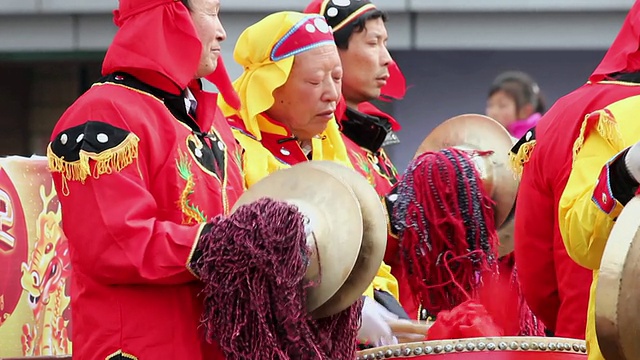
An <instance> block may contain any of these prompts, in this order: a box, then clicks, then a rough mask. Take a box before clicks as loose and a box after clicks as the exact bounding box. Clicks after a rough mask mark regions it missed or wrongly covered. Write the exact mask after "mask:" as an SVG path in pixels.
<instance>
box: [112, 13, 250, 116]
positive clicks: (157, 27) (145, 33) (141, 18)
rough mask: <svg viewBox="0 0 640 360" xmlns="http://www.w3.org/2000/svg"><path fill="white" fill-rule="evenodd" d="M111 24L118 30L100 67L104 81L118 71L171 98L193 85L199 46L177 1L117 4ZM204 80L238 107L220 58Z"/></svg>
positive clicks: (199, 51) (238, 104)
mask: <svg viewBox="0 0 640 360" xmlns="http://www.w3.org/2000/svg"><path fill="white" fill-rule="evenodd" d="M114 23H115V24H116V25H117V26H118V27H119V28H120V29H119V30H118V32H117V33H116V35H115V37H114V38H113V41H112V42H111V45H110V46H109V49H108V50H107V54H106V56H105V58H104V61H103V63H102V74H103V75H107V74H111V73H114V72H117V71H122V72H125V73H128V74H131V75H133V76H135V77H136V78H138V79H139V80H141V81H142V82H144V83H148V84H151V85H153V86H154V87H157V88H160V89H162V90H164V91H167V92H170V93H172V94H176V95H177V94H180V91H181V90H182V89H184V88H186V87H187V84H188V83H189V82H191V81H192V80H193V78H194V75H195V73H196V71H197V69H198V64H199V63H200V56H201V54H202V44H201V43H200V39H199V38H198V35H197V33H196V29H195V27H194V25H193V22H192V21H191V16H190V15H189V10H187V8H185V7H184V5H183V4H182V3H181V2H180V1H174V0H120V6H119V8H118V9H117V10H115V11H114ZM140 39H144V41H140ZM176 49H179V50H176ZM206 78H207V80H209V81H211V82H212V83H214V84H215V85H216V86H217V87H218V90H219V91H220V94H222V96H223V97H224V99H225V101H226V102H227V103H228V104H229V105H231V106H233V107H234V108H239V107H240V99H239V98H238V95H237V93H236V92H235V90H234V89H233V86H232V85H231V80H230V79H229V75H228V74H227V70H226V68H225V66H224V62H223V61H222V58H219V59H218V66H217V67H216V70H215V71H214V72H213V73H212V74H210V75H209V76H207V77H206Z"/></svg>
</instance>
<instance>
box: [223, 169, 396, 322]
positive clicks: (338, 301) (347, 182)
mask: <svg viewBox="0 0 640 360" xmlns="http://www.w3.org/2000/svg"><path fill="white" fill-rule="evenodd" d="M264 197H267V198H271V199H274V200H279V201H283V202H287V203H289V204H292V205H295V206H297V207H298V209H299V210H300V211H301V212H302V213H303V214H304V215H305V216H306V217H307V218H308V219H309V223H310V226H311V229H312V234H311V236H309V237H308V239H307V246H308V247H309V249H310V250H311V254H312V256H311V259H310V264H309V266H308V268H307V273H306V276H305V280H306V281H313V282H314V283H317V284H318V285H317V286H314V287H311V288H309V289H308V291H307V299H306V305H307V311H309V312H310V313H311V315H312V316H313V317H314V318H322V317H327V316H331V315H334V314H336V313H338V312H340V311H342V310H344V309H346V308H348V307H349V306H351V305H352V304H353V303H354V302H355V301H357V300H358V299H359V298H360V296H362V294H363V293H364V292H365V291H366V289H367V287H368V286H369V284H370V283H371V282H372V281H373V279H374V277H375V276H376V274H377V271H378V268H379V267H380V264H381V263H382V259H383V257H384V252H385V249H386V243H387V217H386V215H385V210H384V208H383V206H382V203H381V202H380V199H379V197H378V194H377V193H376V192H375V190H374V189H373V187H371V185H370V184H369V183H368V181H367V180H366V179H365V178H364V177H363V176H362V175H360V174H358V173H357V172H356V171H354V170H353V169H350V168H347V167H345V166H343V165H340V164H338V163H334V162H329V161H309V162H304V163H300V164H297V165H294V166H292V167H291V168H288V169H284V170H279V171H276V172H274V173H272V174H270V175H269V176H267V177H265V178H264V179H262V180H261V181H259V182H257V183H256V184H254V185H253V186H252V187H251V188H250V189H249V190H247V191H246V192H245V193H244V194H243V195H242V196H241V197H240V199H239V200H238V201H237V203H236V204H235V206H234V209H233V211H235V209H237V208H238V207H240V206H242V205H245V204H248V203H251V202H253V201H256V200H258V199H260V198H264Z"/></svg>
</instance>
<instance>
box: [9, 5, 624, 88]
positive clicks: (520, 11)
mask: <svg viewBox="0 0 640 360" xmlns="http://www.w3.org/2000/svg"><path fill="white" fill-rule="evenodd" d="M375 2H376V4H377V5H378V6H379V7H380V8H381V9H383V10H387V11H389V12H390V20H389V23H388V29H389V33H390V39H389V47H390V48H391V49H392V50H423V49H440V50H443V49H446V50H453V49H525V50H526V49H529V50H530V49H542V50H548V49H586V50H598V49H605V48H607V47H608V46H609V44H610V43H611V41H612V40H613V38H614V36H615V34H616V33H617V32H618V29H619V28H620V24H621V23H622V21H623V19H624V16H625V15H626V12H627V10H628V9H629V8H630V6H631V5H632V3H633V0H606V1H605V0H377V1H375ZM257 4H259V5H257ZM306 4H307V1H306V0H264V1H258V0H222V11H223V12H222V20H223V23H224V25H225V28H226V29H227V33H228V39H229V40H228V41H227V42H226V44H224V46H223V47H224V50H223V54H224V56H225V57H226V58H228V59H230V58H231V55H232V54H231V53H232V49H233V45H234V42H235V39H237V37H238V36H239V34H240V32H242V30H244V29H245V28H246V27H247V26H248V25H250V24H252V23H254V22H256V21H258V20H259V19H260V18H262V17H263V16H265V15H266V14H267V13H269V12H273V11H277V10H283V9H292V10H302V8H303V7H304V6H305V5H306ZM116 6H117V1H116V0H0V53H1V52H5V53H6V52H42V51H64V52H70V51H71V52H72V51H92V50H98V51H103V50H104V49H106V48H107V47H108V45H109V43H110V42H111V39H112V38H113V35H114V34H115V31H116V27H115V26H114V25H113V23H112V17H111V10H112V9H113V8H115V7H116ZM227 64H229V67H230V69H229V70H230V73H231V75H232V77H235V76H237V75H238V74H239V73H240V69H239V67H238V66H236V65H235V64H234V62H233V61H227Z"/></svg>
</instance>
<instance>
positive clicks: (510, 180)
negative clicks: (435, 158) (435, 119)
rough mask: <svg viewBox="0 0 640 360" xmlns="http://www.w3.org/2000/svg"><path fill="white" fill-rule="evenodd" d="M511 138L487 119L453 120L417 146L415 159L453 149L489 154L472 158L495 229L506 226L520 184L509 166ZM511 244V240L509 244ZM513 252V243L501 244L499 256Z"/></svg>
mask: <svg viewBox="0 0 640 360" xmlns="http://www.w3.org/2000/svg"><path fill="white" fill-rule="evenodd" d="M512 146H513V138H512V137H511V136H510V135H509V132H507V130H506V129H505V128H504V127H503V126H502V125H501V124H500V123H498V122H497V121H495V120H493V119H491V118H490V117H488V116H484V115H478V114H465V115H459V116H455V117H453V118H451V119H449V120H447V121H445V122H443V123H442V124H440V125H439V126H438V127H436V128H435V129H434V130H433V131H432V132H431V133H430V134H429V135H428V136H427V137H426V138H425V139H424V141H423V142H422V144H420V146H419V147H418V151H417V152H416V154H415V156H414V157H418V156H419V155H420V154H422V153H424V152H426V151H438V150H441V149H445V148H449V147H454V148H458V149H461V150H469V151H473V150H475V151H492V153H491V154H489V155H484V156H480V155H477V154H475V155H473V154H472V160H473V162H474V165H475V166H476V169H477V170H478V172H479V173H480V178H481V179H482V183H483V187H484V189H485V190H486V191H487V192H488V193H489V195H490V196H491V199H493V201H494V202H495V224H496V228H498V229H500V227H501V226H502V225H503V224H504V223H505V220H506V219H507V217H508V215H509V213H510V212H511V210H512V208H513V206H514V203H515V199H516V194H517V192H518V185H519V181H518V180H517V178H516V176H515V175H514V173H513V171H512V170H511V167H510V166H509V151H510V150H511V147H512ZM511 241H513V240H511ZM512 250H513V243H511V244H508V243H507V242H506V241H505V243H504V244H501V251H500V253H501V254H500V256H502V255H505V254H508V253H509V252H511V251H512Z"/></svg>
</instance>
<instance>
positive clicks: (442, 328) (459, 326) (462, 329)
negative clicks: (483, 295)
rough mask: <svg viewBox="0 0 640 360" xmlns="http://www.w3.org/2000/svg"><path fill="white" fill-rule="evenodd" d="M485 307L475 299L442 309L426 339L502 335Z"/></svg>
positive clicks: (501, 330)
mask: <svg viewBox="0 0 640 360" xmlns="http://www.w3.org/2000/svg"><path fill="white" fill-rule="evenodd" d="M504 335H505V332H504V330H503V329H502V328H501V327H500V326H498V325H497V324H496V323H495V322H494V320H493V318H492V317H491V315H489V312H487V309H486V308H485V307H484V306H482V305H481V304H479V303H478V302H476V301H472V300H468V301H465V302H464V303H462V304H460V305H458V306H456V307H455V308H453V309H451V310H443V311H441V312H440V313H439V314H438V318H437V319H436V321H435V322H434V323H433V325H432V326H431V328H430V329H429V332H428V334H427V340H449V339H465V338H475V337H492V336H504Z"/></svg>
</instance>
